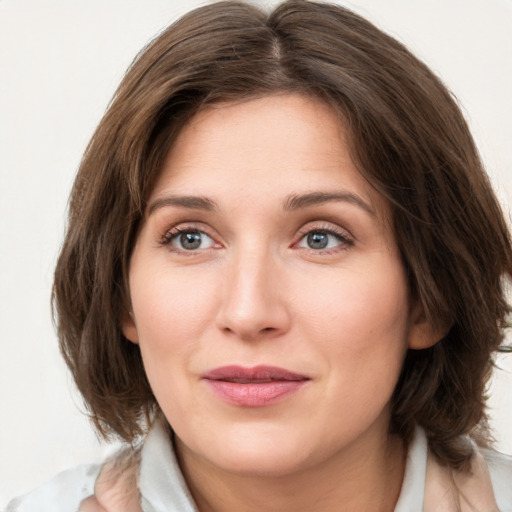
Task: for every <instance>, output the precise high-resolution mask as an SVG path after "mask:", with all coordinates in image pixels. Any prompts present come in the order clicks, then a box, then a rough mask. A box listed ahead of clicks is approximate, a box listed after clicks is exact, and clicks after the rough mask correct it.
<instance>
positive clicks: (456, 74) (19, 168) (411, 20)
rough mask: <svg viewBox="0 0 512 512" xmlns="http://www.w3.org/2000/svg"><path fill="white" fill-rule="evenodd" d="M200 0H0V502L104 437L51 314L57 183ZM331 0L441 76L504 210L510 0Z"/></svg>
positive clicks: (62, 184)
mask: <svg viewBox="0 0 512 512" xmlns="http://www.w3.org/2000/svg"><path fill="white" fill-rule="evenodd" d="M202 3H205V2H198V1H197V0H144V1H142V0H139V1H134V0H115V1H113V0H62V1H55V0H53V1H50V0H47V1H43V0H32V1H29V0H0V320H1V322H0V405H1V409H0V414H1V417H0V508H1V507H3V506H4V505H5V504H6V502H7V500H8V499H9V498H11V497H13V496H14V495H16V494H19V493H21V492H24V491H26V490H29V489H31V488H33V487H35V486H37V485H39V484H40V483H42V482H44V481H45V480H48V479H49V478H51V477H52V476H53V475H54V474H55V473H57V472H58V471H60V470H62V469H65V468H67V467H69V466H72V465H75V464H78V463H81V462H91V461H97V460H99V459H101V458H102V457H103V456H104V454H105V452H106V451H108V450H109V447H108V446H106V445H104V444H100V443H99V442H98V441H97V439H96V437H95V435H94V433H93V432H92V430H91V428H90V425H89V423H88V420H87V418H86V416H85V415H84V414H83V406H82V403H81V401H80V398H79V396H78V395H77V393H76V392H75V391H74V388H73V385H72V382H71V379H70V376H69V375H68V373H67V370H66V369H65V368H64V365H63V363H62V362H61V360H60V356H59V353H58V348H57V340H56V336H55V333H54V331H53V327H52V321H51V314H50V307H49V298H50V289H51V283H52V273H53V267H54V264H55V260H56V255H57V252H58V249H59V245H60V243H61V241H62V237H63V231H64V225H65V211H66V201H67V196H68V192H69V190H70V187H71V184H72V181H73V176H74V174H75V172H76V169H77V167H78V164H79V161H80V158H81V154H82V152H83V150H84V148H85V145H86V143H87V141H88V139H89V137H90V136H91V134H92V132H93V130H94V127H95V126H96V124H97V123H98V121H99V119H100V117H101V116H102V114H103V112H104V110H105V108H106V106H107V104H108V102H109V100H110V98H111V96H112V94H113V92H114V90H115V87H116V85H117V84H118V82H119V81H120V79H121V77H122V76H123V73H124V71H125V69H126V67H127V66H128V65H129V64H130V62H131V61H132V59H133V58H134V56H135V55H136V53H137V52H138V51H139V50H140V49H141V48H142V47H143V46H144V45H145V44H146V43H147V42H148V41H149V40H150V39H151V38H152V37H153V36H154V35H155V34H156V33H158V32H159V31H160V30H161V29H162V28H164V27H165V26H166V25H168V23H169V22H170V21H172V20H174V19H175V18H176V17H177V16H178V15H180V14H182V13H183V12H185V11H186V10H189V9H191V8H193V7H195V6H197V5H200V4H202ZM255 3H256V2H255ZM259 3H260V4H264V5H271V4H273V3H275V2H263V1H262V2H259ZM340 3H341V4H343V5H346V6H349V7H352V8H353V9H354V10H356V11H357V12H359V13H361V14H363V15H365V16H366V17H368V18H369V19H371V20H372V21H374V22H375V23H376V24H377V25H378V26H380V27H381V28H384V29H385V30H386V31H388V32H390V33H391V34H393V35H394V36H395V37H397V38H398V39H400V40H401V41H402V42H405V43H406V44H407V45H408V46H409V47H410V48H411V49H412V50H413V51H414V52H415V53H416V54H417V55H419V56H420V57H421V58H423V59H424V60H425V61H426V62H427V63H428V64H429V65H430V66H431V67H432V68H433V69H434V70H435V71H436V72H437V73H438V74H439V75H440V76H441V77H442V79H443V80H444V82H445V83H446V84H447V85H448V86H449V87H450V88H451V90H452V91H453V92H454V94H455V95H456V97H457V98H458V99H459V101H460V103H461V104H462V105H463V108H464V112H465V114H466V116H467V119H468V121H469V123H470V125H471V127H472V130H473V133H474V135H475V138H476V140H477V143H478V146H479V148H480V151H481V153H482V155H483V159H484V162H485V163H486V165H487V168H488V170H489V173H490V175H491V178H492V182H493V184H494V185H495V187H496V190H497V193H498V196H499V198H500V200H501V201H502V204H503V206H504V209H505V212H506V214H507V217H509V216H510V214H509V212H510V205H511V204H512V0H423V1H421V0H417V1H415V0H353V1H351V2H349V1H341V0H340ZM481 243H482V244H485V240H482V241H481ZM511 360H512V355H511V356H509V357H508V358H507V357H501V358H500V359H499V361H498V363H499V365H500V366H501V367H502V368H503V369H502V370H500V371H498V372H496V373H495V375H494V377H493V381H492V384H491V386H490V395H491V397H490V405H491V415H492V425H493V426H494V428H495V434H496V439H497V447H498V449H500V450H501V451H504V452H508V453H512V412H511V411H512V396H511V395H512V393H511V392H510V391H511V390H512V376H511V374H512V362H511ZM110 449H111V448H110Z"/></svg>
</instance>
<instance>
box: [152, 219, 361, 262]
mask: <svg viewBox="0 0 512 512" xmlns="http://www.w3.org/2000/svg"><path fill="white" fill-rule="evenodd" d="M188 233H200V234H201V235H206V236H207V237H208V238H210V239H211V240H212V242H213V244H214V245H215V244H216V245H218V247H221V246H220V244H218V243H216V242H215V240H214V238H213V237H212V236H210V235H209V234H208V233H207V232H206V231H204V230H202V229H200V228H199V227H197V226H194V225H189V226H184V227H176V226H174V227H173V228H171V229H169V230H168V231H167V232H166V233H165V234H164V235H163V237H162V240H161V241H160V244H161V245H162V246H165V247H167V248H168V249H169V250H170V251H172V252H176V253H180V254H184V255H187V256H193V255H196V254H197V253H198V250H200V251H207V250H210V249H212V248H216V247H208V248H206V249H190V250H187V249H180V248H176V247H173V245H172V242H173V241H174V240H176V239H177V238H178V237H179V236H181V235H184V234H188ZM312 233H322V234H325V235H329V236H333V237H335V238H336V239H337V241H338V242H339V244H338V245H337V246H336V247H331V248H326V249H313V248H311V247H297V246H298V245H299V244H300V243H301V242H302V241H303V240H304V239H305V238H306V237H307V236H308V235H311V234H312ZM298 235H299V240H298V241H297V242H295V243H294V244H293V245H292V247H296V248H301V249H306V250H308V251H310V252H312V253H314V254H333V253H337V252H341V251H345V250H347V249H349V248H350V247H352V246H353V245H354V238H353V237H352V236H351V235H350V234H349V233H348V232H347V231H345V230H342V229H336V228H333V227H332V225H328V226H327V225H320V226H314V227H308V226H306V227H304V228H301V230H299V233H298ZM218 247H217V248H218Z"/></svg>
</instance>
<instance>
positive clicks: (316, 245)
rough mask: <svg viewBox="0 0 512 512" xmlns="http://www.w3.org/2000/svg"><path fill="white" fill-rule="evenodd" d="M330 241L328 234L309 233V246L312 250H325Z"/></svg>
mask: <svg viewBox="0 0 512 512" xmlns="http://www.w3.org/2000/svg"><path fill="white" fill-rule="evenodd" d="M328 241H329V240H328V237H327V234H326V233H321V232H319V231H316V232H315V233H309V235H308V245H309V247H311V248H312V249H325V248H326V247H327V243H328Z"/></svg>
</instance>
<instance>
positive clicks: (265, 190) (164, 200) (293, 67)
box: [7, 0, 512, 512]
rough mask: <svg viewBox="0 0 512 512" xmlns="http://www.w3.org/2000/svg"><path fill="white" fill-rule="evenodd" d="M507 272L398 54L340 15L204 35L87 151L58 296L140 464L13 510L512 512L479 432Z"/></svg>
mask: <svg viewBox="0 0 512 512" xmlns="http://www.w3.org/2000/svg"><path fill="white" fill-rule="evenodd" d="M511 255H512V252H511V247H510V239H509V234H508V231H507V229H506V225H505V222H504V220H503V216H502V213H501V211H500V208H499V206H498V204H497V201H496V199H495V197H494V195H493V193H492V190H491V188H490V186H489V183H488V179H487V177H486V175H485V173H484V171H483V169H482V166H481V163H480V161H479V158H478V155H477V152H476V149H475V146H474V143H473V141H472V139H471V136H470V134H469V131H468V129H467V126H466V123H465V121H464V119H463V117H462V115H461V113H460V111H459V109H458V107H457V106H456V104H455V103H454V101H453V99H452V98H451V96H450V94H449V92H448V91H447V90H446V89H445V88H444V86H443V85H442V84H441V83H440V81H439V80H438V79H437V78H436V77H435V76H434V75H433V74H432V73H431V72H430V71H429V70H428V69H427V68H426V67H425V66H424V65H423V64H422V63H421V62H419V61H418V60H417V59H416V58H414V57H413V56H412V55H411V54H410V53H409V52H408V51H407V50H406V49H405V48H404V47H403V46H401V45H400V44H399V43H397V42H396V41H395V40H393V39H391V38H390V37H388V36H386V35H385V34H383V33H382V32H380V31H379V30H378V29H376V28H375V27H374V26H372V25H371V24H369V23H368V22H366V21H365V20H363V19H361V18H360V17H358V16H356V15H354V14H353V13H351V12H350V11H347V10H345V9H343V8H341V7H336V6H332V5H328V4H318V3H314V2H306V1H302V0H293V1H290V2H285V3H283V4H282V5H280V6H278V7H277V8H276V9H275V10H274V11H273V12H271V13H269V14H267V13H264V12H262V11H260V10H259V9H257V8H255V7H251V6H249V5H247V4H244V3H237V2H225V3H219V4H212V5H209V6H207V7H204V8H201V9H198V10H196V11H193V12H191V13H189V14H188V15H186V16H185V17H183V18H182V19H181V20H179V21H178V22H177V23H176V24H174V25H173V26H171V27H169V29H167V30H166V31H165V32H164V33H163V34H162V35H160V36H159V37H158V38H157V39H156V40H155V41H154V42H153V43H152V44H151V45H150V46H149V47H148V48H147V49H146V50H145V51H144V52H143V53H142V54H141V55H140V56H139V57H138V59H137V61H136V62H135V63H134V64H133V66H132V67H131V68H130V70H129V71H128V73H127V75H126V77H125V78H124V80H123V82H122V83H121V85H120V87H119V89H118V91H117V93H116V96H115V98H114V100H113V102H112V104H111V106H110V108H109V110H108V111H107V113H106V114H105V116H104V118H103V120H102V122H101V123H100V125H99V127H98V129H97V131H96V133H95V135H94V137H93V139H92V140H91V143H90V144H89V147H88V148H87V151H86V153H85V156H84V159H83V162H82V165H81V168H80V171H79V174H78V176H77V178H76V181H75V185H74V189H73V193H72V197H71V202H70V218H69V227H68V232H67V236H66V240H65V243H64V246H63V248H62V252H61V256H60V258H59V262H58V265H57V270H56V274H55V285H54V304H55V311H56V314H57V318H58V330H59V337H60V340H61V347H62V350H63V354H64V356H65V359H66V362H67V363H68V365H69V367H70V369H71V371H72V373H73V376H74V378H75V381H76V383H77V386H78V388H79V390H80V391H81V393H82V395H83V396H84V399H85V401H86V403H87V404H88V406H89V409H90V411H91V416H92V419H93V421H94V423H95V425H96V427H97V429H98V431H99V432H101V433H102V434H103V435H105V436H108V435H112V434H115V435H117V436H119V437H121V438H122V439H124V440H125V441H126V442H127V443H129V446H130V447H129V448H127V450H126V451H124V452H123V453H120V454H119V455H117V456H116V457H114V458H113V459H112V460H111V461H109V462H107V463H106V464H105V465H103V466H100V467H88V468H80V469H77V470H72V471H71V472H68V473H65V474H63V475H61V476H59V477H57V480H55V481H54V482H53V483H51V484H49V485H48V486H46V487H44V488H43V489H42V490H40V491H35V492H34V493H32V494H31V495H28V496H27V497H25V498H22V499H21V500H19V501H17V502H13V503H11V505H10V506H9V507H8V509H7V510H19V511H22V510H36V509H37V510H38V509H41V503H44V507H46V508H44V507H43V509H45V510H48V509H52V510H57V509H58V507H61V509H62V510H73V509H77V508H80V510H82V511H90V510H109V511H110V510H124V511H131V510H134V511H135V510H144V511H160V510H162V511H163V510H180V511H185V510H198V511H200V512H204V511H216V512H217V511H228V510H229V511H233V510H236V511H245V510H247V511H250V510H270V511H272V510H276V511H277V510H279V511H282V510H294V511H299V510H308V511H311V510H315V511H320V512H322V511H331V510H340V507H341V509H343V510H376V511H392V510H395V511H398V512H404V511H413V510H422V509H424V510H440V509H441V507H444V508H443V510H478V511H481V512H485V511H491V510H498V509H499V510H507V509H512V494H511V491H510V485H509V483H510V482H511V481H512V463H511V461H510V460H509V459H508V458H506V457H504V456H500V455H498V454H496V453H495V452H492V451H490V450H488V449H487V446H488V434H487V431H486V416H485V410H484V406H485V393H484V391H485V384H486V382H487V378H488V376H489V372H490V368H491V363H492V354H493V353H494V352H495V351H497V350H499V348H500V346H501V344H502V341H503V336H504V332H503V329H504V328H505V326H506V316H507V314H508V313H509V306H508V304H507V302H506V300H505V296H504V291H503V288H502V284H503V280H504V279H508V278H509V276H510V275H511V269H512V256H511ZM148 432H149V433H148ZM34 504H37V506H38V507H39V508H36V505H34Z"/></svg>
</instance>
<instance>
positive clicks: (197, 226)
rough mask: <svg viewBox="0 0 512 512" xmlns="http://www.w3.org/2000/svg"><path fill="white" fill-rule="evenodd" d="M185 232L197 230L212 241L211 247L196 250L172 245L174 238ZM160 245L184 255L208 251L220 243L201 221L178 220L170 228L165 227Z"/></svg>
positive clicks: (217, 247) (219, 246) (220, 245)
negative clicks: (178, 221)
mask: <svg viewBox="0 0 512 512" xmlns="http://www.w3.org/2000/svg"><path fill="white" fill-rule="evenodd" d="M187 232H198V233H201V234H203V235H206V236H207V237H208V238H210V239H211V240H212V242H213V245H212V247H208V248H205V249H197V250H189V251H187V250H186V249H180V248H178V247H174V246H173V245H172V242H173V240H175V239H176V237H177V236H179V235H180V234H183V233H187ZM160 245H162V246H164V247H167V248H168V249H169V250H170V251H172V252H177V253H180V254H186V255H189V256H191V255H194V254H198V253H200V252H205V251H209V250H211V249H219V248H221V247H222V244H221V243H220V242H218V237H217V236H215V235H214V234H212V233H211V230H210V229H208V228H207V227H206V226H205V225H204V224H203V223H201V222H180V223H178V224H175V225H173V226H171V227H170V228H168V229H166V230H165V232H164V233H163V235H162V236H161V238H160Z"/></svg>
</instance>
